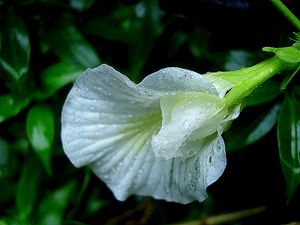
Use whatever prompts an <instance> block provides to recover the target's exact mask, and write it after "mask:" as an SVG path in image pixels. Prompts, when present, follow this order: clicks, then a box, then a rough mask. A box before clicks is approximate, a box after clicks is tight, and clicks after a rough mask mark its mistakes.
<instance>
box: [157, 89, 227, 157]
mask: <svg viewBox="0 0 300 225" xmlns="http://www.w3.org/2000/svg"><path fill="white" fill-rule="evenodd" d="M160 104H161V109H162V118H163V121H162V126H161V129H160V131H159V132H158V134H156V135H155V136H154V137H153V139H152V147H153V150H154V152H155V154H156V156H158V157H164V158H166V159H170V158H173V157H182V156H184V157H190V156H191V155H194V154H195V153H196V152H195V151H193V152H192V151H191V150H189V149H186V147H182V146H184V145H185V144H186V143H187V142H188V141H192V140H197V139H201V138H205V137H207V136H209V135H211V134H213V133H215V132H216V131H217V126H218V125H219V124H220V122H221V121H222V120H223V119H224V117H225V116H226V115H227V110H226V109H224V107H223V104H222V99H220V98H218V97H216V96H213V95H210V94H206V93H200V92H194V93H184V94H177V95H174V96H164V97H162V99H161V103H160ZM198 149H201V147H200V146H199V148H198ZM197 151H198V150H197Z"/></svg>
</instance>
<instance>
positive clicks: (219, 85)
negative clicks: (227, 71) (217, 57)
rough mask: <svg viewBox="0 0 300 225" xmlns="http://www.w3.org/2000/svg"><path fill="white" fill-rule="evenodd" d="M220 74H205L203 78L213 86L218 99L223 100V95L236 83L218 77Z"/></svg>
mask: <svg viewBox="0 0 300 225" xmlns="http://www.w3.org/2000/svg"><path fill="white" fill-rule="evenodd" d="M220 74H222V72H215V73H207V74H204V75H203V77H204V78H205V79H207V80H208V81H209V82H210V83H212V84H213V85H214V87H215V88H216V90H217V92H218V94H219V97H220V98H224V96H225V94H226V93H227V92H228V91H229V90H230V89H231V88H233V87H234V86H235V85H236V83H234V82H232V81H229V80H225V79H223V78H221V77H219V75H220Z"/></svg>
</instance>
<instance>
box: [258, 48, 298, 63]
mask: <svg viewBox="0 0 300 225" xmlns="http://www.w3.org/2000/svg"><path fill="white" fill-rule="evenodd" d="M263 51H265V52H273V53H274V54H275V55H276V56H277V57H278V58H280V59H282V60H284V61H286V62H289V63H299V62H300V50H299V49H297V48H296V47H294V46H290V47H283V48H272V47H264V48H263Z"/></svg>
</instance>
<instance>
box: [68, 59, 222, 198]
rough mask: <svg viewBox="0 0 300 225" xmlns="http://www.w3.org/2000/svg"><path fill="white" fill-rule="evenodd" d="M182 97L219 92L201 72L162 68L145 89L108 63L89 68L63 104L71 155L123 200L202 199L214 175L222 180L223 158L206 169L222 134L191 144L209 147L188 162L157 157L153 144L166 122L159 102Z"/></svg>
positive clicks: (74, 160) (73, 160) (150, 78)
mask: <svg viewBox="0 0 300 225" xmlns="http://www.w3.org/2000/svg"><path fill="white" fill-rule="evenodd" d="M173 74H174V75H173ZM178 92H184V93H186V94H187V93H189V92H203V93H210V94H212V95H217V91H216V90H215V87H214V86H213V85H212V84H211V83H209V82H208V81H207V80H206V79H204V78H203V77H202V76H201V75H199V74H196V73H193V72H190V71H188V70H184V69H179V68H167V69H163V70H160V71H158V72H156V73H154V74H152V75H150V76H149V77H147V78H145V79H144V81H142V82H141V83H140V84H134V83H132V82H131V81H130V80H129V79H128V78H127V77H126V76H124V75H122V74H121V73H119V72H117V71H116V70H114V69H113V68H112V67H109V66H107V65H101V66H99V67H98V68H96V69H92V70H87V71H86V72H85V73H84V74H83V75H82V76H80V77H79V79H78V80H77V81H76V83H75V85H74V87H73V88H72V90H71V91H70V93H69V95H68V97H67V100H66V102H65V104H64V107H63V111H62V143H63V147H64V151H65V153H66V154H67V156H68V157H69V158H70V160H71V161H72V162H73V164H74V165H76V166H78V167H79V166H83V165H90V166H91V168H92V169H93V170H94V171H95V173H96V174H97V175H98V176H99V177H100V178H101V179H102V180H103V181H104V182H105V183H106V184H107V185H108V186H109V187H110V188H111V190H112V191H113V192H114V194H115V196H116V197H117V198H118V199H120V200H124V199H126V198H127V197H128V196H129V195H131V194H139V195H150V196H153V197H155V198H158V199H165V200H168V201H176V202H181V203H188V202H190V201H193V200H199V201H202V200H203V199H204V198H205V196H206V192H205V188H206V187H207V185H209V184H210V183H211V182H212V181H211V178H210V177H208V176H209V175H210V174H216V175H215V176H214V177H218V176H219V175H220V174H221V173H222V171H223V169H224V168H223V167H224V165H225V164H224V160H225V159H224V157H223V156H222V157H220V158H221V159H222V160H217V159H218V158H217V157H215V159H216V161H215V164H214V166H211V167H210V168H211V169H208V167H206V164H205V163H207V154H215V153H214V152H215V150H214V149H216V147H214V146H215V145H218V146H219V145H220V144H219V143H220V140H222V139H221V137H218V138H217V137H215V139H214V140H213V141H210V142H207V139H205V140H201V139H199V140H194V142H192V141H191V142H190V143H189V145H190V148H191V149H199V148H202V150H201V151H198V153H197V154H195V155H194V156H193V157H189V158H182V159H179V158H178V159H177V158H176V159H171V160H164V159H161V158H156V157H155V155H154V152H153V150H152V147H151V139H152V136H153V135H154V134H156V133H157V132H158V131H159V129H160V127H161V123H162V118H161V109H160V99H161V97H162V96H173V95H174V94H175V95H176V94H178ZM217 140H218V141H217ZM212 143H218V144H215V145H214V146H212ZM189 145H187V146H189ZM187 146H186V147H187ZM201 146H202V147H201ZM221 148H223V147H221ZM218 149H219V148H218ZM223 152H224V149H223ZM222 154H224V153H222ZM222 154H221V155H222ZM220 162H222V163H221V164H220V165H221V166H220V165H219V164H218V163H220ZM215 168H219V169H217V172H212V171H215V170H216V169H215ZM220 171H221V172H220Z"/></svg>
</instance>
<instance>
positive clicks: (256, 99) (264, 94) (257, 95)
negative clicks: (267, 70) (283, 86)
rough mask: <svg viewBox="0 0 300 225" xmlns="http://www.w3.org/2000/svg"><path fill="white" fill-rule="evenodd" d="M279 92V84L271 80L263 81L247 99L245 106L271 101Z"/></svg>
mask: <svg viewBox="0 0 300 225" xmlns="http://www.w3.org/2000/svg"><path fill="white" fill-rule="evenodd" d="M280 94H281V90H280V84H279V83H278V82H276V81H273V80H268V81H266V82H264V83H263V84H262V85H261V86H260V87H259V88H257V89H256V90H255V91H254V92H253V93H252V94H251V95H250V96H249V98H248V99H247V103H246V104H247V106H256V105H260V104H264V103H267V102H270V101H273V100H274V99H275V98H277V97H278V96H279V95H280Z"/></svg>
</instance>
